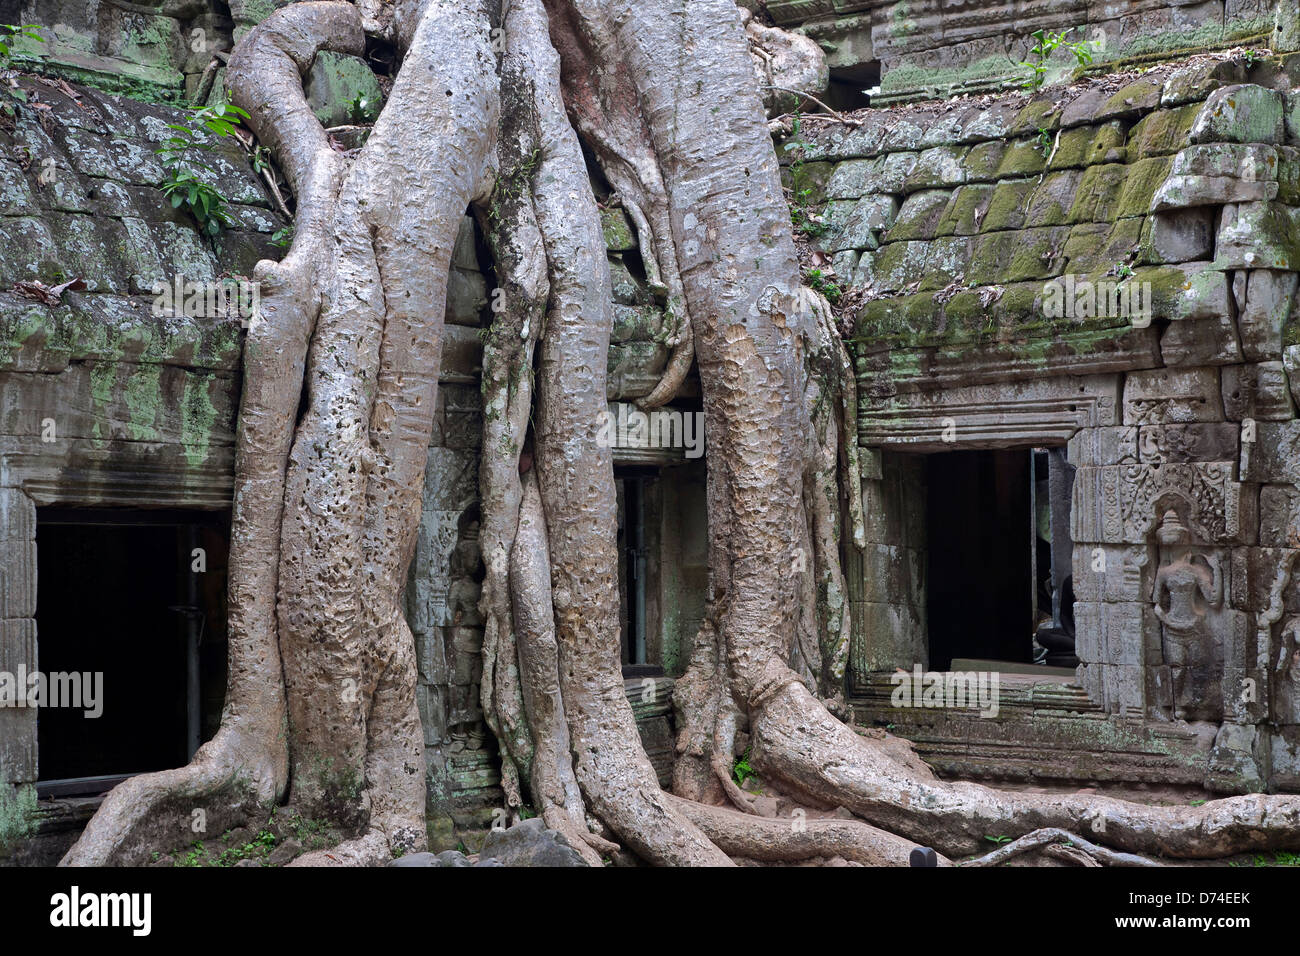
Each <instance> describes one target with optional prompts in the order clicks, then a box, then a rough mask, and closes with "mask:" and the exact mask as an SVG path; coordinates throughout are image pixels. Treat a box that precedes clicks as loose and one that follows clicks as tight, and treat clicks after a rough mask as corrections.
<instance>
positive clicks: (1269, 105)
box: [1191, 83, 1286, 143]
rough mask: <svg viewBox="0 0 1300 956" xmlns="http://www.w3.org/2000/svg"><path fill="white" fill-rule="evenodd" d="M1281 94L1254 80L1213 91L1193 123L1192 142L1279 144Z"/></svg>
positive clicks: (1282, 131)
mask: <svg viewBox="0 0 1300 956" xmlns="http://www.w3.org/2000/svg"><path fill="white" fill-rule="evenodd" d="M1285 130H1286V126H1285V120H1284V118H1283V102H1282V94H1281V93H1279V92H1278V91H1277V90H1270V89H1266V88H1265V87H1262V86H1258V85H1256V84H1254V83H1242V84H1239V85H1237V86H1225V87H1221V88H1219V89H1217V90H1215V91H1214V92H1213V93H1211V94H1210V96H1209V99H1207V100H1206V101H1205V106H1204V107H1203V108H1202V109H1201V111H1200V112H1199V114H1198V115H1197V117H1196V122H1195V123H1194V124H1193V125H1192V130H1191V140H1192V142H1194V143H1281V142H1284V140H1285V138H1286V132H1285Z"/></svg>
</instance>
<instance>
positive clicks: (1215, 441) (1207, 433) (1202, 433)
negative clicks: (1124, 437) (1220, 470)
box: [1137, 422, 1239, 465]
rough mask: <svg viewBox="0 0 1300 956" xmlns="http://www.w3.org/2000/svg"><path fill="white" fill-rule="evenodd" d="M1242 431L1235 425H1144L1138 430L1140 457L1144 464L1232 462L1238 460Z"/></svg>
mask: <svg viewBox="0 0 1300 956" xmlns="http://www.w3.org/2000/svg"><path fill="white" fill-rule="evenodd" d="M1238 437H1239V428H1238V426H1237V425H1236V424H1235V423H1233V422H1200V423H1196V424H1188V425H1143V426H1142V427H1141V428H1140V429H1139V430H1138V441H1137V448H1138V456H1139V460H1140V461H1142V462H1143V463H1144V464H1151V465H1158V464H1162V463H1164V462H1189V461H1232V460H1234V459H1236V457H1237V447H1238V445H1237V441H1238Z"/></svg>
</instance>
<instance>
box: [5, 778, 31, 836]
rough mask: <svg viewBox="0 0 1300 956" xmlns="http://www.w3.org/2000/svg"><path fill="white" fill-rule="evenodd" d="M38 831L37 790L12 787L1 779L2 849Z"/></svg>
mask: <svg viewBox="0 0 1300 956" xmlns="http://www.w3.org/2000/svg"><path fill="white" fill-rule="evenodd" d="M35 830H36V788H35V787H22V786H20V787H11V786H9V784H7V783H5V782H4V780H3V778H0V848H4V847H9V846H12V845H13V844H15V843H17V842H18V841H19V840H22V839H24V838H25V837H28V836H30V835H31V834H32V833H33V832H34V831H35Z"/></svg>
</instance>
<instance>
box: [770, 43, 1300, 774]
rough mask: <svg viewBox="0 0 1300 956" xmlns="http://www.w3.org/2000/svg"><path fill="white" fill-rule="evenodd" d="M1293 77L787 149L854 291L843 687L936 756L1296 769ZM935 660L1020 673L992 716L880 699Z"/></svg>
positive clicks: (1074, 100)
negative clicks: (853, 494) (857, 484)
mask: <svg viewBox="0 0 1300 956" xmlns="http://www.w3.org/2000/svg"><path fill="white" fill-rule="evenodd" d="M1298 70H1300V65H1298V62H1297V59H1296V58H1295V57H1294V56H1293V57H1289V58H1285V59H1283V60H1282V61H1281V62H1280V63H1278V62H1277V61H1269V62H1268V63H1266V64H1265V63H1258V64H1255V65H1253V66H1251V65H1248V64H1247V62H1245V61H1243V60H1240V59H1221V58H1212V57H1207V58H1202V59H1198V60H1196V61H1194V62H1192V63H1190V64H1188V65H1184V66H1179V67H1168V68H1161V69H1157V70H1152V71H1148V72H1145V73H1142V74H1136V73H1134V74H1128V75H1121V76H1112V77H1107V78H1105V79H1103V80H1096V81H1091V82H1084V83H1080V84H1076V85H1075V86H1072V87H1070V88H1069V89H1067V90H1052V91H1051V92H1050V93H1048V94H1043V95H1040V96H1037V97H1033V98H1030V97H1029V96H1027V95H1023V94H1021V95H1007V96H1001V97H980V98H976V99H972V100H957V101H951V102H949V103H945V104H943V105H941V106H931V105H918V106H915V107H895V108H889V109H882V110H877V111H871V112H870V113H868V114H858V118H859V120H860V122H857V123H855V124H854V125H852V126H851V127H845V126H841V125H840V124H826V125H817V127H816V131H815V132H806V133H805V134H804V135H805V140H806V141H801V142H798V143H795V144H793V146H794V148H793V149H791V150H788V151H787V155H789V156H791V157H792V159H791V160H790V162H791V166H790V172H791V175H792V179H793V180H794V181H795V182H796V183H797V184H798V185H797V187H796V188H803V189H813V190H815V191H817V192H818V193H820V194H821V196H824V200H825V204H826V206H825V217H826V219H827V220H828V222H829V228H828V230H827V233H826V235H824V236H822V237H821V238H820V239H818V242H819V243H820V245H821V246H822V248H823V249H824V250H825V251H826V253H827V254H828V255H830V256H832V257H833V258H832V269H831V271H833V273H834V275H835V276H836V277H838V278H840V280H841V281H843V282H844V284H845V285H846V286H847V285H850V284H851V285H852V286H853V287H855V288H861V289H864V290H865V292H864V293H862V295H863V299H864V300H865V301H863V303H862V304H861V306H860V307H858V308H857V310H856V316H855V319H856V328H855V333H854V334H855V343H856V356H857V368H858V379H859V388H860V402H861V408H860V422H859V427H860V439H861V444H862V446H863V461H864V466H863V468H864V473H863V476H862V477H863V488H864V496H865V499H866V501H867V505H868V506H867V513H868V520H869V533H868V537H869V539H870V544H869V546H868V548H867V549H866V551H865V553H863V554H862V556H861V566H860V571H859V572H858V573H855V574H852V575H850V587H851V590H852V592H853V600H854V611H855V613H854V627H855V638H854V643H853V654H852V660H851V668H850V669H851V686H850V689H849V690H850V699H851V700H852V701H853V702H854V706H855V709H856V712H857V714H858V716H859V718H860V719H861V720H863V721H864V722H867V721H874V722H879V723H892V724H894V725H896V727H897V729H898V731H899V732H901V733H903V734H904V735H906V736H910V737H912V738H913V739H915V740H916V741H917V743H918V745H919V746H920V749H921V752H922V754H923V755H925V756H926V757H927V759H930V760H932V761H934V762H936V763H937V764H938V765H939V766H941V767H943V768H944V769H947V770H950V771H953V772H961V773H963V774H978V775H985V776H998V777H1005V776H1013V777H1021V778H1025V779H1031V778H1036V779H1075V780H1116V781H1130V782H1147V783H1185V784H1189V785H1199V786H1204V787H1206V788H1208V789H1210V790H1213V791H1219V792H1238V791H1242V790H1251V789H1262V788H1265V787H1282V788H1291V787H1295V786H1296V785H1297V783H1300V726H1298V725H1300V711H1297V710H1296V701H1297V689H1298V688H1300V670H1298V668H1297V664H1298V663H1300V661H1297V658H1296V651H1295V648H1296V638H1295V629H1296V626H1297V624H1300V617H1297V616H1296V615H1297V613H1298V612H1300V590H1297V581H1296V579H1295V577H1294V576H1293V570H1294V568H1295V558H1296V555H1297V551H1296V549H1297V547H1298V546H1300V515H1298V514H1297V511H1296V508H1297V501H1298V498H1297V491H1296V486H1295V479H1296V477H1297V476H1296V468H1297V464H1296V462H1297V460H1300V459H1297V457H1296V455H1297V451H1298V449H1297V447H1296V444H1297V441H1298V440H1300V422H1297V420H1296V404H1295V400H1296V389H1297V386H1296V381H1297V380H1296V378H1295V371H1296V369H1295V365H1296V358H1297V354H1300V350H1298V349H1297V348H1296V342H1297V338H1296V334H1295V321H1296V316H1295V295H1296V287H1297V270H1300V244H1297V240H1298V238H1300V232H1297V226H1298V225H1300V208H1298V206H1300V191H1297V184H1298V183H1300V98H1297V96H1296V94H1294V93H1291V92H1289V89H1290V86H1291V82H1292V78H1293V77H1294V76H1296V75H1300V73H1298V72H1297V71H1298ZM813 125H814V124H812V123H809V124H807V126H806V127H805V130H811V129H812V128H813ZM1033 634H1036V641H1033V642H1031V640H1030V636H1031V635H1033ZM1053 654H1055V657H1056V660H1057V661H1058V662H1059V663H1066V664H1069V665H1074V664H1075V660H1074V657H1077V669H1076V670H1075V671H1074V672H1073V673H1071V671H1069V670H1059V669H1058V670H1056V671H1055V674H1056V675H1057V676H1056V677H1055V678H1053V677H1051V676H1050V675H1051V674H1052V673H1053V672H1052V671H1050V670H1047V669H1045V667H1044V666H1043V662H1044V658H1047V663H1051V658H1052V656H1053ZM1072 655H1073V656H1072ZM1036 662H1037V663H1036ZM916 664H919V665H920V666H921V667H922V668H933V669H934V670H936V671H970V670H975V671H990V670H992V671H1000V672H1002V676H1003V680H1002V682H1001V683H1002V695H1003V697H1002V706H1001V708H1000V713H999V716H998V718H997V719H993V720H988V719H982V718H979V717H977V716H976V715H975V714H974V713H973V712H969V713H954V712H952V711H949V710H944V711H940V710H925V709H913V710H900V709H899V708H897V707H894V706H891V691H892V688H893V686H894V685H893V683H892V681H891V678H892V676H893V672H894V671H895V670H896V669H899V668H901V669H903V670H910V669H912V668H913V667H914V665H916Z"/></svg>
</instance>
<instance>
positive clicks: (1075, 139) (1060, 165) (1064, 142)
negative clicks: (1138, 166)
mask: <svg viewBox="0 0 1300 956" xmlns="http://www.w3.org/2000/svg"><path fill="white" fill-rule="evenodd" d="M1124 134H1125V128H1124V124H1122V123H1120V122H1119V121H1117V120H1114V121H1111V122H1109V123H1105V124H1102V125H1101V126H1076V127H1075V128H1074V129H1068V130H1066V131H1065V132H1063V133H1061V135H1060V138H1059V140H1058V141H1057V144H1056V149H1055V151H1054V152H1053V153H1052V159H1051V162H1050V163H1049V164H1048V168H1049V169H1070V168H1081V167H1084V166H1091V165H1092V164H1094V163H1114V162H1123V161H1124V154H1125V149H1124V146H1125V135H1124Z"/></svg>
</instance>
